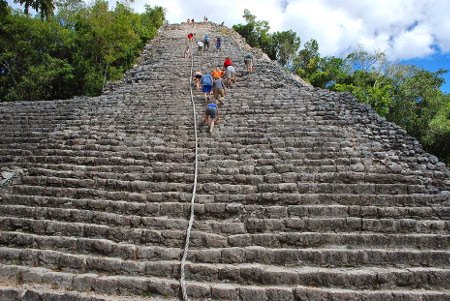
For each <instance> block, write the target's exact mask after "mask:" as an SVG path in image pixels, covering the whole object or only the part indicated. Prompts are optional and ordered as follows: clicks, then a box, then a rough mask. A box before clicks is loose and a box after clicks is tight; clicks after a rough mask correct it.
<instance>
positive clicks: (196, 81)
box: [193, 69, 203, 90]
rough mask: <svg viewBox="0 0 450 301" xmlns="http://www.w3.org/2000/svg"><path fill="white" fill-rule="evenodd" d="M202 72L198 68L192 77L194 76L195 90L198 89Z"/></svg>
mask: <svg viewBox="0 0 450 301" xmlns="http://www.w3.org/2000/svg"><path fill="white" fill-rule="evenodd" d="M202 76H203V75H202V72H201V71H200V70H198V69H197V70H195V71H194V74H193V77H194V82H195V87H196V88H197V90H200V80H201V79H202Z"/></svg>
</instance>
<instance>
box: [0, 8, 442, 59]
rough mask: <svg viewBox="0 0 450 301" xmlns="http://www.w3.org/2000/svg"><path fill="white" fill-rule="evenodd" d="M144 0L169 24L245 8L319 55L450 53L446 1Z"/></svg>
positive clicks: (233, 16) (229, 16)
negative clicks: (313, 45)
mask: <svg viewBox="0 0 450 301" xmlns="http://www.w3.org/2000/svg"><path fill="white" fill-rule="evenodd" d="M86 1H87V2H88V1H91V0H86ZM109 1H110V3H111V5H114V3H115V1H116V0H109ZM12 2H13V1H12V0H8V3H10V4H12ZM145 4H148V5H150V6H162V7H164V8H166V11H167V15H166V18H167V19H168V20H169V22H170V23H180V22H184V21H186V19H187V18H195V19H196V20H201V19H203V16H207V17H208V18H209V20H211V21H213V22H216V23H222V22H224V23H225V25H226V26H229V27H231V26H232V25H234V24H239V23H240V24H244V23H245V20H244V18H243V17H242V16H243V13H244V9H249V10H250V12H251V13H252V14H253V15H255V16H256V17H257V20H259V21H262V20H265V21H268V22H269V25H270V27H271V31H272V32H273V31H283V30H290V29H292V30H293V31H295V32H296V33H297V35H298V36H299V37H300V38H301V40H302V43H305V42H307V41H308V40H310V39H311V38H315V39H316V40H317V41H318V43H319V51H320V53H321V55H334V56H342V55H345V54H348V53H349V52H350V51H352V50H354V49H356V48H357V46H358V45H359V44H361V45H363V46H364V47H365V48H366V49H367V50H371V51H375V50H383V51H386V53H388V54H389V55H390V56H392V57H391V59H407V58H413V57H424V56H427V55H430V54H432V53H433V52H434V51H435V49H436V48H439V49H440V50H441V51H442V52H444V53H448V52H450V34H449V32H450V18H448V16H447V14H448V12H449V11H450V1H449V0H376V1H374V0H247V1H215V2H211V1H197V0H196V1H194V0H151V1H148V0H135V2H134V3H132V4H131V5H132V6H133V7H134V8H135V10H136V11H137V12H143V11H144V5H145Z"/></svg>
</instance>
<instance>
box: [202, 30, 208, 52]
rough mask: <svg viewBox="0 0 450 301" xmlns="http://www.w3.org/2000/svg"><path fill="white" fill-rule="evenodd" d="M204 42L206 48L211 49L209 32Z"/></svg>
mask: <svg viewBox="0 0 450 301" xmlns="http://www.w3.org/2000/svg"><path fill="white" fill-rule="evenodd" d="M203 44H204V45H205V50H209V36H208V35H207V34H205V37H204V38H203Z"/></svg>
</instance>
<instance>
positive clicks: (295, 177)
mask: <svg viewBox="0 0 450 301" xmlns="http://www.w3.org/2000/svg"><path fill="white" fill-rule="evenodd" d="M190 31H193V32H195V33H196V34H197V37H203V35H204V34H205V33H208V34H209V35H210V36H211V37H215V36H217V35H220V36H221V37H223V40H224V43H223V51H222V52H218V53H217V52H214V51H213V48H214V47H212V48H211V50H210V51H207V52H200V53H198V52H197V51H196V50H195V51H194V67H195V68H200V69H201V68H202V67H203V68H205V69H204V70H211V69H212V68H213V67H214V66H216V65H221V64H222V62H223V60H224V58H225V57H226V56H230V57H231V58H232V59H233V61H234V62H235V64H236V67H237V70H238V75H239V76H238V79H237V82H236V84H235V85H234V87H233V88H232V89H230V90H228V95H227V97H226V98H225V104H224V105H223V107H222V111H221V112H222V118H221V122H220V123H219V125H218V126H217V128H216V129H215V132H214V133H213V134H212V135H210V134H208V131H207V129H206V127H205V126H204V125H202V124H201V119H202V116H201V114H202V112H203V109H204V106H205V103H204V98H203V95H202V94H201V93H200V92H199V91H196V90H194V100H195V103H196V111H197V113H198V116H197V118H196V120H197V123H198V139H199V140H198V146H199V161H198V164H199V172H198V187H197V197H196V205H195V218H196V219H195V222H194V227H193V232H192V234H191V240H190V250H189V253H188V262H187V265H186V281H187V293H188V295H189V297H190V298H191V299H194V300H195V299H197V300H206V299H211V300H383V301H390V300H414V301H415V300H417V301H418V300H421V301H424V300H436V301H437V300H439V301H441V300H450V269H449V266H450V256H449V255H450V250H449V246H450V235H449V219H450V214H449V213H450V206H449V199H450V193H449V190H450V189H449V188H450V183H449V171H448V169H447V168H446V167H445V165H444V164H443V163H440V162H438V160H437V159H436V158H435V157H434V156H431V155H429V154H427V153H425V152H424V151H423V150H422V148H421V146H420V145H419V144H418V142H417V141H416V140H414V139H413V138H411V137H409V136H407V135H406V133H405V132H404V131H403V130H401V129H399V128H398V127H396V126H395V125H393V124H391V123H388V122H386V121H385V120H383V119H381V118H380V117H378V116H377V115H376V114H375V113H374V112H373V111H372V109H370V108H369V107H367V106H364V105H361V104H359V103H357V102H355V100H354V98H353V97H352V96H350V95H348V94H337V93H333V92H330V91H327V90H320V89H314V88H312V87H311V86H309V85H307V84H305V83H304V82H302V81H301V80H298V79H295V78H293V77H291V76H290V75H288V74H287V73H285V72H284V71H283V70H282V68H281V67H280V66H278V65H277V64H275V63H273V62H271V61H270V60H269V59H268V58H267V57H266V56H265V55H263V54H262V53H261V52H259V51H257V50H255V49H250V48H249V47H248V45H246V44H245V43H244V41H243V40H242V38H241V37H240V36H239V35H237V34H236V33H235V32H233V31H231V30H229V29H227V28H225V27H222V26H218V25H215V24H212V23H200V24H196V26H195V28H192V27H190V26H188V25H187V24H183V25H168V26H165V27H164V28H163V30H162V31H161V33H160V34H159V36H158V37H157V38H156V39H155V40H153V41H152V42H151V43H150V44H149V45H148V46H147V47H146V49H145V51H144V52H143V54H142V56H141V59H140V62H139V64H138V65H137V66H136V67H135V68H133V69H132V70H130V71H129V72H127V74H126V76H125V77H124V80H123V81H121V82H119V83H114V84H110V85H109V86H108V88H107V89H106V90H105V92H104V94H103V95H102V96H99V97H93V98H87V97H79V98H76V99H72V100H61V101H49V102H23V103H1V104H0V117H1V120H2V127H1V129H0V168H1V170H0V171H2V172H3V173H4V174H5V181H3V182H0V183H4V185H3V186H2V187H0V189H1V191H0V192H1V195H0V197H1V200H0V230H1V232H0V300H83V301H87V300H91V301H94V300H95V301H97V300H130V299H131V300H138V301H140V300H160V299H161V300H179V298H180V284H179V277H180V259H181V256H182V249H183V248H184V239H185V235H186V228H187V224H188V220H189V213H190V205H189V204H190V200H191V197H192V188H193V181H194V148H195V140H194V125H193V124H194V120H193V117H192V107H191V100H190V90H189V77H190V74H191V70H190V66H191V61H190V60H187V59H184V58H182V57H183V51H184V45H185V37H186V35H187V34H188V33H189V32H190ZM249 50H251V51H252V52H253V53H254V54H255V56H256V72H255V73H254V74H246V73H245V72H243V70H244V66H243V59H242V58H243V56H244V54H245V53H246V52H247V51H249ZM13 174H17V176H16V177H13V176H12V175H13ZM6 177H8V179H9V180H8V181H6ZM0 180H1V178H0Z"/></svg>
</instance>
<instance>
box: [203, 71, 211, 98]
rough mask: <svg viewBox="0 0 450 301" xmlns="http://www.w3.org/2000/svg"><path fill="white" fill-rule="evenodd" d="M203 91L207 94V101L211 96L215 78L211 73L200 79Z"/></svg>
mask: <svg viewBox="0 0 450 301" xmlns="http://www.w3.org/2000/svg"><path fill="white" fill-rule="evenodd" d="M200 83H201V84H202V91H203V93H205V100H206V99H207V98H208V97H209V96H210V95H211V89H212V86H213V83H214V80H213V77H212V76H211V74H209V73H205V74H204V75H203V76H202V78H201V79H200Z"/></svg>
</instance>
